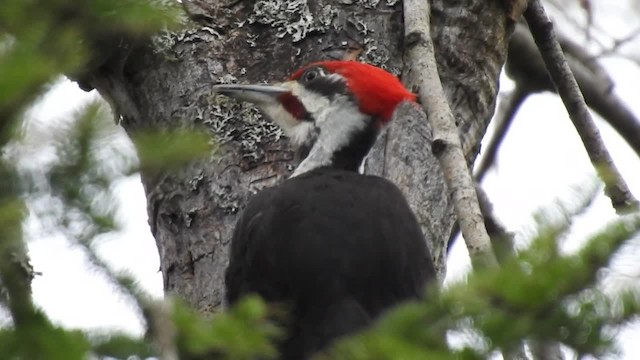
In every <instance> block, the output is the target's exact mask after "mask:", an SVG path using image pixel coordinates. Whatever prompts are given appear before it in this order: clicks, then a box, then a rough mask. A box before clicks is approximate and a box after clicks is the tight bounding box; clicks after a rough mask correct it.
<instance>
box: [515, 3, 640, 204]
mask: <svg viewBox="0 0 640 360" xmlns="http://www.w3.org/2000/svg"><path fill="white" fill-rule="evenodd" d="M524 17H525V19H526V20H527V23H528V24H529V28H530V29H531V34H532V35H533V38H534V40H535V42H536V44H537V45H538V48H539V49H540V53H541V54H542V58H543V60H544V62H545V65H546V67H547V71H548V72H549V75H550V76H551V79H552V80H553V83H554V85H555V86H556V88H557V89H558V94H559V95H560V97H561V98H562V101H563V102H564V105H565V107H566V108H567V112H568V113H569V117H570V118H571V121H573V124H574V126H575V128H576V130H577V131H578V134H579V135H580V138H581V139H582V142H583V144H584V146H585V148H586V150H587V154H588V155H589V158H590V159H591V163H592V164H593V165H594V167H595V169H596V171H597V173H598V175H599V176H600V179H602V181H603V182H604V184H605V193H606V194H607V196H609V198H610V199H611V203H612V204H613V207H614V208H615V209H616V211H618V212H622V211H625V210H628V209H630V208H637V207H638V200H636V199H635V198H634V197H633V195H632V194H631V192H630V191H629V187H628V186H627V184H626V182H625V181H624V179H623V178H622V176H621V175H620V172H619V171H618V169H617V168H616V166H615V164H614V163H613V160H612V159H611V155H610V154H609V152H608V151H607V148H606V147H605V146H604V143H603V141H602V138H601V137H600V132H599V130H598V128H597V127H596V125H595V123H594V122H593V119H592V118H591V115H590V114H589V110H588V109H587V105H586V104H585V101H584V97H583V96H582V93H581V92H580V89H579V88H578V84H577V82H576V79H575V78H574V77H573V73H572V72H571V69H570V68H569V64H568V63H567V60H566V58H565V57H564V54H563V53H562V49H561V48H560V44H559V43H558V41H557V39H556V36H555V32H554V30H553V24H552V23H551V21H550V20H549V18H548V17H547V14H546V13H545V11H544V8H543V7H542V4H541V3H540V0H531V1H530V2H529V7H528V8H527V10H526V11H525V12H524Z"/></svg>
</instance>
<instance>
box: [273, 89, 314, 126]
mask: <svg viewBox="0 0 640 360" xmlns="http://www.w3.org/2000/svg"><path fill="white" fill-rule="evenodd" d="M278 100H279V101H280V104H282V106H283V107H284V108H285V110H287V111H288V112H289V114H291V116H293V117H294V118H296V119H298V120H300V121H301V120H305V119H309V118H310V116H309V113H308V112H307V109H305V107H304V105H302V103H301V102H300V101H299V100H298V98H297V97H295V96H294V95H292V94H291V93H290V92H288V93H284V94H282V95H280V96H279V97H278Z"/></svg>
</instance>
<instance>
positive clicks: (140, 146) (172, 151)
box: [133, 129, 212, 172]
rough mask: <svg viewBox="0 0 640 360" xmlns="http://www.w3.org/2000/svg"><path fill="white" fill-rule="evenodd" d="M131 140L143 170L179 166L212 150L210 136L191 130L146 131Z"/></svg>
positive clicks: (151, 170) (150, 170)
mask: <svg viewBox="0 0 640 360" xmlns="http://www.w3.org/2000/svg"><path fill="white" fill-rule="evenodd" d="M133 141H134V143H135V144H136V148H137V150H138V157H139V158H140V164H141V165H142V169H141V171H144V172H153V171H157V170H166V169H169V168H172V167H176V166H180V165H182V164H184V163H186V162H187V161H190V160H193V159H197V158H200V157H203V156H205V155H208V154H210V153H211V151H212V148H211V138H210V137H209V136H208V135H207V134H206V133H204V132H198V131H193V130H184V129H183V130H176V131H172V132H166V131H158V132H149V131H147V132H144V133H140V134H137V135H135V136H133Z"/></svg>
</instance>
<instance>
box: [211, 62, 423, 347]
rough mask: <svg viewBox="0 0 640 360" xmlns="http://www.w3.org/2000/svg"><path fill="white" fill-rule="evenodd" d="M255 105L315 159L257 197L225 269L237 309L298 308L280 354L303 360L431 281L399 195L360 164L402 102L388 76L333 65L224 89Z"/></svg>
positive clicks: (359, 66) (221, 89) (403, 95)
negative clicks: (253, 302) (251, 303)
mask: <svg viewBox="0 0 640 360" xmlns="http://www.w3.org/2000/svg"><path fill="white" fill-rule="evenodd" d="M214 91H216V92H218V93H220V94H224V95H227V96H231V97H234V98H236V99H238V100H243V101H249V102H253V103H255V104H256V105H257V106H258V107H259V108H261V109H262V111H263V112H265V113H266V114H267V115H268V116H269V117H270V118H271V119H272V120H273V121H275V122H276V123H277V124H278V125H279V126H280V127H282V129H283V130H284V132H285V134H286V135H287V136H288V137H289V138H290V140H291V142H292V143H293V144H294V145H295V146H298V147H301V148H304V149H305V151H304V152H305V153H306V154H307V155H306V157H305V158H304V160H303V161H302V162H301V163H300V165H299V166H298V167H297V168H296V169H295V171H294V172H293V175H292V176H291V178H289V179H288V180H286V181H285V182H284V183H282V184H280V185H278V186H275V187H272V188H268V189H265V190H262V191H261V192H259V193H258V194H257V195H255V196H254V197H253V198H252V199H250V201H249V203H248V204H247V206H246V208H245V209H244V212H243V213H242V215H241V217H240V219H239V220H238V223H237V225H236V228H235V232H234V234H233V239H232V243H231V255H230V260H229V267H228V269H227V273H226V291H227V292H226V296H227V301H228V303H229V304H233V303H234V302H236V301H237V300H238V299H239V298H240V297H241V296H243V295H247V294H250V293H257V294H259V295H260V296H262V298H263V299H265V300H266V301H267V302H270V303H284V304H286V305H288V308H289V309H290V311H291V319H290V322H289V323H288V326H287V328H286V329H287V330H288V338H287V339H286V340H284V341H283V342H282V344H281V345H280V351H281V356H282V358H283V359H304V358H307V357H308V356H310V355H311V354H313V353H314V352H317V351H319V350H321V349H323V348H324V347H326V346H327V345H328V344H330V343H331V342H332V340H334V339H336V338H337V337H340V336H342V335H346V334H349V333H353V332H355V331H357V330H359V329H362V328H364V327H366V326H367V325H370V324H371V323H372V321H374V320H375V319H376V318H377V317H378V316H379V315H380V314H381V313H382V312H384V311H385V310H386V309H388V308H389V307H391V306H393V305H394V304H397V303H399V302H402V301H405V300H408V299H415V298H418V297H420V296H422V295H423V292H424V289H425V285H426V284H427V282H428V281H429V280H430V279H432V278H434V277H435V271H434V267H433V263H432V260H431V256H430V253H429V249H428V248H427V246H426V243H425V239H424V237H423V235H422V232H421V230H420V227H419V225H418V222H417V220H416V218H415V216H414V214H413V212H412V211H411V209H410V208H409V205H408V204H407V201H406V200H405V198H404V197H403V195H402V193H401V192H400V190H399V189H398V188H397V187H396V186H395V185H394V184H392V183H391V182H389V181H388V180H385V179H383V178H380V177H376V176H368V175H361V174H359V173H358V168H359V166H360V164H361V163H362V161H363V159H364V157H365V156H366V155H367V153H368V152H369V150H370V148H371V146H372V145H373V143H374V141H375V139H376V137H377V135H378V133H379V132H380V130H381V128H382V127H383V126H384V125H385V124H386V123H387V122H389V121H390V120H391V117H392V115H393V112H394V110H395V109H396V107H397V106H398V105H399V104H400V103H401V102H402V101H415V95H413V94H412V93H410V92H409V91H408V90H407V89H405V87H404V86H403V85H402V84H401V83H400V81H398V79H397V78H396V77H394V76H393V75H391V74H390V73H388V72H386V71H384V70H382V69H380V68H377V67H374V66H371V65H367V64H363V63H358V62H352V61H325V62H318V63H313V64H311V65H308V66H306V67H304V68H302V69H300V70H298V71H297V72H295V73H294V74H293V75H292V76H291V77H290V78H289V80H288V81H285V82H283V83H279V84H275V85H217V86H215V88H214Z"/></svg>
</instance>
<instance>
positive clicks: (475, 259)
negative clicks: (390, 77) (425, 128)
mask: <svg viewBox="0 0 640 360" xmlns="http://www.w3.org/2000/svg"><path fill="white" fill-rule="evenodd" d="M403 4H404V24H405V44H406V46H407V48H406V52H405V54H406V56H407V62H408V67H409V68H411V69H412V70H413V71H412V74H415V75H413V76H414V78H412V79H407V80H408V82H409V83H411V85H417V86H418V88H419V96H420V101H421V103H422V105H423V106H424V108H425V111H426V112H427V115H428V117H429V121H430V123H431V126H432V128H433V139H434V140H433V145H432V151H433V153H434V154H435V156H436V157H437V158H438V160H439V161H440V165H441V166H442V170H443V173H444V178H445V181H446V183H447V187H448V189H449V193H450V194H451V199H452V201H453V204H454V209H455V212H456V215H457V217H458V222H459V224H460V229H461V231H462V236H463V237H464V239H465V242H466V244H467V248H468V249H469V255H470V257H471V261H472V263H473V265H474V267H476V268H477V267H485V266H491V267H493V266H497V264H498V262H497V260H496V257H495V255H494V253H493V251H492V249H491V243H490V240H489V235H488V234H487V230H486V228H485V225H484V219H483V218H482V213H481V212H480V206H479V204H478V196H477V194H476V191H475V186H474V182H473V178H472V177H471V172H470V171H469V168H468V167H467V162H466V160H465V158H464V155H463V152H462V146H461V144H460V136H459V135H458V131H457V128H456V126H455V122H454V117H453V114H452V113H451V109H450V108H449V104H448V103H447V100H446V98H445V96H444V90H443V88H442V84H441V82H440V77H439V75H438V70H437V65H436V60H435V56H434V50H433V42H432V40H431V33H430V31H429V27H430V19H429V15H430V5H429V2H428V1H424V0H405V1H404V3H403ZM412 88H413V86H412Z"/></svg>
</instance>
